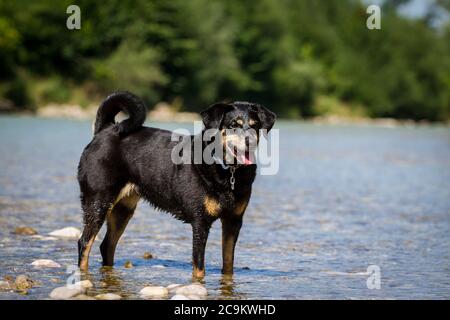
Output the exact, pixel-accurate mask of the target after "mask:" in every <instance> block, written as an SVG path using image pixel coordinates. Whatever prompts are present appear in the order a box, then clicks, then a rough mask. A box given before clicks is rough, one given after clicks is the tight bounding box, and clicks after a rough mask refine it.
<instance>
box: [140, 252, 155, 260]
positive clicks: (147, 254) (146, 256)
mask: <svg viewBox="0 0 450 320" xmlns="http://www.w3.org/2000/svg"><path fill="white" fill-rule="evenodd" d="M142 258H144V259H153V255H152V254H151V253H150V252H144V255H143V256H142Z"/></svg>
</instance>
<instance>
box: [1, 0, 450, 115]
mask: <svg viewBox="0 0 450 320" xmlns="http://www.w3.org/2000/svg"><path fill="white" fill-rule="evenodd" d="M404 2H407V1H401V0H400V1H399V0H396V1H386V2H385V4H384V5H383V9H382V30H373V31H372V30H368V29H367V28H366V19H367V17H368V15H367V13H366V7H367V4H363V3H361V2H360V1H356V0H339V1H314V0H310V1H306V0H305V1H301V0H258V1H240V0H235V1H226V0H222V1H215V0H189V1H186V0H170V1H166V0H142V1H139V0H132V1H121V0H112V1H94V0H80V1H70V0H69V1H52V0H38V1H25V0H17V1H1V2H0V106H1V108H3V109H7V108H14V109H17V108H22V109H32V108H36V107H37V106H41V105H43V104H46V103H76V104H80V105H82V106H86V105H88V104H90V103H92V102H93V101H99V100H101V98H102V97H103V96H104V95H105V94H107V93H108V92H110V91H112V90H116V89H128V90H130V91H133V92H135V93H137V94H138V95H140V96H142V97H143V98H144V99H145V100H146V102H147V103H148V105H149V106H153V105H154V104H155V103H157V102H159V101H167V102H169V103H171V104H176V105H178V106H182V109H184V110H188V111H198V110H201V109H203V108H205V106H207V105H209V104H211V103H212V102H214V101H218V100H225V99H232V100H252V101H257V102H260V103H263V104H266V105H268V106H270V107H271V108H272V109H274V110H275V111H277V112H278V113H279V114H280V115H283V116H286V117H311V116H317V115H329V114H338V115H350V116H352V115H360V116H370V117H395V118H410V119H415V120H420V119H428V120H432V121H436V120H448V119H449V118H450V24H449V23H448V20H447V21H445V22H442V23H439V24H436V19H435V16H436V15H437V14H441V13H442V12H443V10H446V11H447V12H448V10H449V8H450V4H449V1H446V0H444V1H434V2H433V1H431V2H430V6H429V10H428V12H427V14H426V15H424V16H423V17H421V18H417V19H411V18H406V17H403V16H400V15H399V14H398V10H397V9H398V7H399V6H400V5H401V4H402V3H404ZM70 4H77V5H79V6H80V8H81V30H77V31H69V30H68V29H67V28H66V19H67V17H68V14H66V8H67V6H68V5H70Z"/></svg>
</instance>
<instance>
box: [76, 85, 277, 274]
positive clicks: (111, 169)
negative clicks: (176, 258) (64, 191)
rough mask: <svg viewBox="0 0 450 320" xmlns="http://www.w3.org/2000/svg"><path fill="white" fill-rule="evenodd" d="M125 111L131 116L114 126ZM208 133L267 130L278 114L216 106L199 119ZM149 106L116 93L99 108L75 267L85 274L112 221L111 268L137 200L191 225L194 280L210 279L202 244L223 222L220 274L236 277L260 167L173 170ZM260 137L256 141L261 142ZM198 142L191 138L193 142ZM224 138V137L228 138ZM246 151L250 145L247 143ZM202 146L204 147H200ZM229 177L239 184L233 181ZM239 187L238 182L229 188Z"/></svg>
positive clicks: (85, 167)
mask: <svg viewBox="0 0 450 320" xmlns="http://www.w3.org/2000/svg"><path fill="white" fill-rule="evenodd" d="M120 111H124V112H125V113H127V114H128V115H129V118H128V119H126V120H124V121H122V122H120V123H115V116H116V115H117V114H118V113H119V112H120ZM201 115H202V118H203V123H204V125H205V129H210V128H215V129H219V130H223V129H228V128H240V129H241V130H244V131H245V130H248V129H250V128H253V129H255V130H256V131H258V132H259V129H266V130H267V131H269V130H270V129H271V128H272V126H273V124H274V121H275V114H274V113H272V112H271V111H269V110H267V109H266V108H265V107H263V106H261V105H258V104H254V103H247V102H234V103H229V104H225V103H217V104H214V105H212V106H211V107H209V108H208V109H207V110H205V111H203V112H202V113H201ZM145 116H146V107H145V105H144V104H143V102H142V101H141V100H140V99H139V98H137V97H136V96H134V95H132V94H131V93H128V92H117V93H114V94H112V95H110V96H109V97H107V99H106V100H105V101H104V102H103V103H102V104H101V106H100V108H99V110H98V112H97V118H96V121H95V128H94V137H93V139H92V141H91V142H90V143H89V144H88V145H87V147H86V148H85V149H84V151H83V154H82V156H81V159H80V163H79V167H78V181H79V184H80V190H81V205H82V209H83V213H84V225H85V226H84V230H83V234H82V236H81V238H80V239H79V242H78V254H79V256H78V264H79V266H80V268H81V269H82V270H87V268H88V259H89V252H90V250H91V247H92V244H93V242H94V239H95V237H96V235H97V233H98V231H99V230H100V228H101V226H102V225H103V223H104V221H105V220H106V222H107V232H106V235H105V238H104V240H103V242H102V243H101V245H100V251H101V254H102V258H103V265H105V266H112V265H113V262H114V252H115V249H116V245H117V242H118V240H119V238H120V236H121V235H122V233H123V231H124V230H125V227H126V226H127V223H128V221H129V220H130V218H131V217H132V215H133V213H134V210H135V208H136V205H137V203H138V201H139V199H140V198H143V199H145V200H147V201H148V202H150V203H151V204H152V205H153V206H155V207H156V208H159V209H161V210H163V211H167V212H169V213H171V214H172V215H173V216H175V217H176V218H178V219H180V220H182V221H184V222H186V223H190V224H191V225H192V231H193V254H192V258H193V275H194V276H195V277H203V276H204V274H205V263H204V255H205V246H206V241H207V238H208V233H209V229H210V227H211V225H212V223H213V222H214V221H215V220H217V219H219V218H220V220H221V222H222V256H223V268H222V272H223V273H233V261H234V248H235V244H236V241H237V238H238V235H239V230H240V229H241V225H242V218H243V215H244V211H245V209H246V207H247V204H248V202H249V199H250V194H251V190H252V183H253V180H254V178H255V174H256V164H254V163H253V161H252V160H251V159H250V157H249V152H244V159H241V160H242V161H240V163H243V164H238V162H237V161H236V164H235V165H230V166H229V167H227V166H223V165H222V164H216V163H213V164H206V163H202V164H182V165H179V164H178V165H177V164H174V163H173V161H172V160H171V153H172V149H173V148H174V146H175V145H176V143H177V142H174V141H172V139H171V134H172V133H171V132H170V131H166V130H161V129H156V128H148V127H143V126H142V125H143V123H144V120H145ZM257 138H259V136H258V137H257ZM196 139H201V137H200V135H195V136H192V143H194V142H195V140H196ZM224 140H225V139H224ZM246 145H247V144H246ZM202 146H203V147H205V146H204V143H202ZM231 172H233V176H234V178H235V180H234V181H231V182H230V176H231ZM232 182H234V183H232Z"/></svg>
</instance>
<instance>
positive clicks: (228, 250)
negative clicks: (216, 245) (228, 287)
mask: <svg viewBox="0 0 450 320" xmlns="http://www.w3.org/2000/svg"><path fill="white" fill-rule="evenodd" d="M241 226H242V216H240V217H224V218H222V261H223V267H222V273H223V274H232V273H233V266H234V248H235V246H236V242H237V239H238V236H239V231H240V230H241Z"/></svg>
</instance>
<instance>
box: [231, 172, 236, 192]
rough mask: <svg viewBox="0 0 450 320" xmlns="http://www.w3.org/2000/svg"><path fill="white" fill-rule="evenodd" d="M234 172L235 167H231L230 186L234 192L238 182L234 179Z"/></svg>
mask: <svg viewBox="0 0 450 320" xmlns="http://www.w3.org/2000/svg"><path fill="white" fill-rule="evenodd" d="M234 171H236V168H235V167H230V172H231V177H230V184H231V190H234V183H235V182H236V179H235V178H234Z"/></svg>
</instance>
